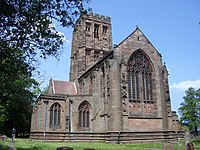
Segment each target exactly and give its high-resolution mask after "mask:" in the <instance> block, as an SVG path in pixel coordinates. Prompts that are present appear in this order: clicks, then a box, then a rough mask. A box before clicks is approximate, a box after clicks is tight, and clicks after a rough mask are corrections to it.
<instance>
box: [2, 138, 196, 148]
mask: <svg viewBox="0 0 200 150" xmlns="http://www.w3.org/2000/svg"><path fill="white" fill-rule="evenodd" d="M9 142H10V139H7V140H6V142H2V141H0V150H8V147H7V145H8V144H9ZM163 144H164V143H148V144H145V143H142V144H106V143H101V142H60V143H59V142H46V143H44V142H35V141H32V140H30V139H19V138H17V139H16V140H15V147H16V149H17V150H56V149H57V148H58V147H72V148H73V150H84V149H85V148H95V149H96V150H145V149H146V148H155V149H160V150H162V146H163ZM195 144H196V145H198V146H200V143H199V141H197V143H195ZM174 150H185V146H184V143H183V142H182V143H180V144H174ZM195 150H200V148H196V149H195Z"/></svg>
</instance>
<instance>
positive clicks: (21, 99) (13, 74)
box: [0, 43, 38, 134]
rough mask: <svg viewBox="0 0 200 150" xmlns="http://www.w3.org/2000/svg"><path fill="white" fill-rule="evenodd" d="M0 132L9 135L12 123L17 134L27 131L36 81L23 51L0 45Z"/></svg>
mask: <svg viewBox="0 0 200 150" xmlns="http://www.w3.org/2000/svg"><path fill="white" fill-rule="evenodd" d="M0 47H1V49H0V70H1V73H0V133H4V134H9V133H10V130H11V129H12V128H13V126H15V127H16V128H17V130H18V131H19V132H21V133H23V132H28V131H29V130H30V119H31V109H32V108H31V102H32V97H33V94H32V92H31V91H32V90H33V89H34V88H35V87H37V85H38V83H37V82H36V81H35V80H34V79H32V78H31V71H32V68H31V67H30V66H29V65H28V64H27V63H26V62H25V61H24V60H25V57H24V56H23V52H22V51H21V50H19V49H17V48H11V47H9V46H8V45H7V44H5V43H4V44H0Z"/></svg>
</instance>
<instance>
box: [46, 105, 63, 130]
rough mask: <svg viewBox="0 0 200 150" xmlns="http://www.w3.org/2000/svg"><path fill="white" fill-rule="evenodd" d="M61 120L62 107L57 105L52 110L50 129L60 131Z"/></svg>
mask: <svg viewBox="0 0 200 150" xmlns="http://www.w3.org/2000/svg"><path fill="white" fill-rule="evenodd" d="M60 119H61V106H60V104H58V103H55V104H53V105H52V106H51V108H50V123H49V124H50V128H53V129H59V128H60Z"/></svg>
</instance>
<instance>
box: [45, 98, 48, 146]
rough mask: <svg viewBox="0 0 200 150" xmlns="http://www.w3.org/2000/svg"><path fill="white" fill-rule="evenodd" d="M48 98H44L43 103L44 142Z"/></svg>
mask: <svg viewBox="0 0 200 150" xmlns="http://www.w3.org/2000/svg"><path fill="white" fill-rule="evenodd" d="M48 102H49V101H48V100H44V105H45V111H44V143H45V142H46V118H47V117H46V116H47V105H48Z"/></svg>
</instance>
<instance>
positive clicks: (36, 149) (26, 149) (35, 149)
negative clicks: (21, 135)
mask: <svg viewBox="0 0 200 150" xmlns="http://www.w3.org/2000/svg"><path fill="white" fill-rule="evenodd" d="M39 149H40V148H38V147H31V148H17V150H39Z"/></svg>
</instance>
